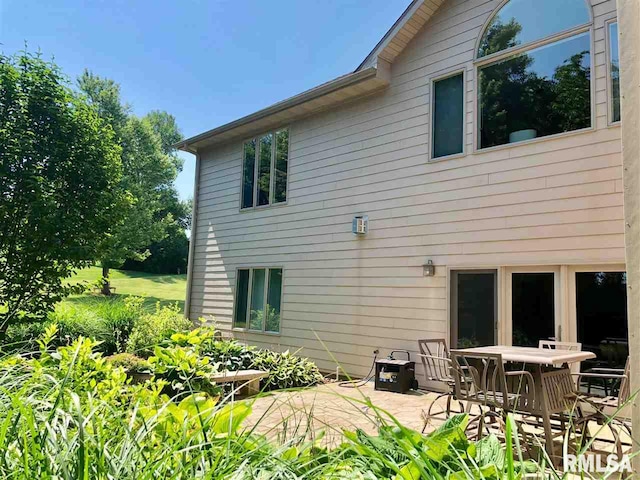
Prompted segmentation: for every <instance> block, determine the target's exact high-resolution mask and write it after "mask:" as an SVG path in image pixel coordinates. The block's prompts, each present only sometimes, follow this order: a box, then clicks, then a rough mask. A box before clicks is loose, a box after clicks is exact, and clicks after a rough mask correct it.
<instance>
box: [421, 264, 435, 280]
mask: <svg viewBox="0 0 640 480" xmlns="http://www.w3.org/2000/svg"><path fill="white" fill-rule="evenodd" d="M422 274H423V275H424V276H425V277H433V276H434V275H435V274H436V266H435V265H434V264H433V261H432V260H427V263H425V264H424V265H422Z"/></svg>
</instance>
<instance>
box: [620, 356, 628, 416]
mask: <svg viewBox="0 0 640 480" xmlns="http://www.w3.org/2000/svg"><path fill="white" fill-rule="evenodd" d="M630 374H631V366H630V364H629V357H627V363H626V364H625V366H624V377H623V378H622V380H621V381H620V391H619V392H618V406H619V407H621V406H622V405H624V404H625V403H627V401H628V400H629V397H630V396H631V382H630V379H629V375H630Z"/></svg>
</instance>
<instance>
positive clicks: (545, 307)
mask: <svg viewBox="0 0 640 480" xmlns="http://www.w3.org/2000/svg"><path fill="white" fill-rule="evenodd" d="M506 282H507V284H506V287H507V288H506V300H507V305H506V306H507V311H506V316H507V322H506V323H507V330H508V331H507V338H509V339H510V340H511V344H512V345H517V346H520V347H537V346H538V342H539V341H540V340H552V339H559V338H558V337H559V336H560V335H559V332H560V312H559V296H560V295H559V293H560V292H559V269H558V268H557V267H530V268H508V269H507V270H506Z"/></svg>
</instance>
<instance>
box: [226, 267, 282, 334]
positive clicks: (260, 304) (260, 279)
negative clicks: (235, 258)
mask: <svg viewBox="0 0 640 480" xmlns="http://www.w3.org/2000/svg"><path fill="white" fill-rule="evenodd" d="M281 307H282V268H279V267H278V268H262V267H261V268H239V269H238V272H237V278H236V301H235V310H234V316H233V327H234V328H242V329H245V330H250V331H255V332H267V333H280V310H281Z"/></svg>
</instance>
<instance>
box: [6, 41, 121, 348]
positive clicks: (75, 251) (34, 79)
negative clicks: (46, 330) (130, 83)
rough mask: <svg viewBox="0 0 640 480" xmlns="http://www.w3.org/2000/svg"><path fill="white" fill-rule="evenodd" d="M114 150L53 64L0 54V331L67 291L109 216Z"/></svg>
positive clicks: (116, 201) (114, 212)
mask: <svg viewBox="0 0 640 480" xmlns="http://www.w3.org/2000/svg"><path fill="white" fill-rule="evenodd" d="M120 150H121V149H120V147H119V145H118V143H117V141H116V139H115V135H114V132H113V130H112V129H111V127H109V126H108V125H106V124H105V122H104V121H102V120H101V119H100V117H99V115H98V113H97V112H96V110H95V108H93V107H92V106H90V105H88V104H87V103H86V102H85V101H84V100H83V99H82V98H79V97H78V96H77V95H75V94H74V93H73V91H72V90H71V89H70V88H69V86H68V84H67V81H66V79H65V78H64V77H63V76H62V74H61V72H60V70H59V69H58V67H57V66H56V65H54V64H53V63H50V62H45V61H43V60H42V59H41V58H40V57H38V56H33V55H30V54H28V53H24V54H20V55H17V56H15V57H7V56H2V55H0V338H1V337H3V336H4V332H5V331H6V328H7V327H8V325H9V324H11V323H16V322H19V321H32V320H39V319H43V318H44V317H45V316H46V314H47V312H49V311H50V310H51V308H52V307H53V305H54V304H55V303H56V302H57V301H59V300H60V299H61V298H63V297H64V296H66V295H67V294H69V293H70V292H71V291H73V287H72V286H71V285H69V284H68V283H67V282H65V281H64V279H65V278H68V277H70V276H71V275H72V273H73V271H74V270H75V269H77V268H81V267H84V266H86V265H87V264H88V263H89V262H90V261H92V260H93V259H95V258H96V255H97V254H98V251H99V246H100V245H99V244H100V243H101V241H102V240H103V238H104V237H105V235H108V234H109V232H110V230H111V229H112V228H113V227H114V225H118V224H119V221H120V218H121V212H122V211H123V210H124V209H126V208H127V201H126V198H125V196H124V195H123V194H122V191H121V190H120V189H118V188H116V187H117V185H119V184H120V182H121V173H122V165H121V160H120Z"/></svg>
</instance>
